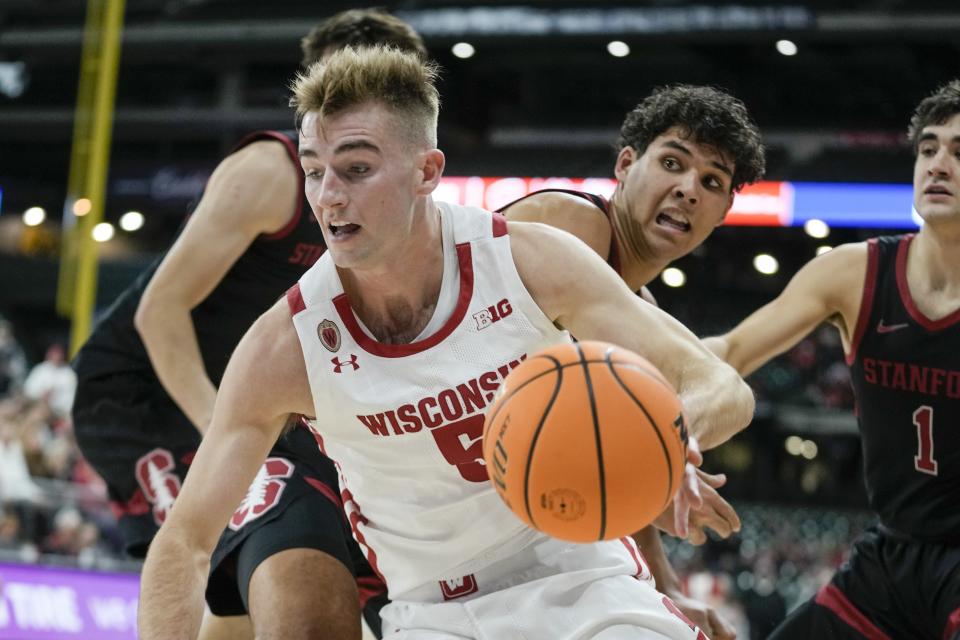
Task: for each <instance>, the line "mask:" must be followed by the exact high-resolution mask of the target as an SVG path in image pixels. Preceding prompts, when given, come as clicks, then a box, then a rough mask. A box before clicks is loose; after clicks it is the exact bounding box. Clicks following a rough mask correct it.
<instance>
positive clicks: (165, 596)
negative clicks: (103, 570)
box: [137, 527, 210, 640]
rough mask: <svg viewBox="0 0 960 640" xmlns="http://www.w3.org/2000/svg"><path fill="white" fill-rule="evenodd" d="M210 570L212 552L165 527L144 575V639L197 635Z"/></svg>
mask: <svg viewBox="0 0 960 640" xmlns="http://www.w3.org/2000/svg"><path fill="white" fill-rule="evenodd" d="M209 570H210V557H209V554H207V553H205V552H203V551H201V550H198V549H194V548H191V546H190V545H189V544H187V543H185V542H184V541H183V537H182V536H178V535H177V532H176V531H173V530H171V529H170V527H161V529H160V531H159V533H157V536H156V537H155V538H154V540H153V543H152V544H151V545H150V552H149V553H148V554H147V560H146V563H144V565H143V572H142V573H141V578H140V604H139V607H138V609H137V628H138V631H139V637H140V639H141V640H168V639H169V640H183V639H184V638H196V637H197V634H198V633H199V631H200V623H201V621H202V619H203V608H204V591H205V589H206V583H207V574H208V573H209Z"/></svg>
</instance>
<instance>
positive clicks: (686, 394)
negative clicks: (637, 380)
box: [509, 223, 753, 448]
mask: <svg viewBox="0 0 960 640" xmlns="http://www.w3.org/2000/svg"><path fill="white" fill-rule="evenodd" d="M509 230H510V238H511V243H512V245H511V246H512V248H513V256H514V261H515V262H516V264H517V269H518V271H519V273H520V277H521V279H522V280H523V282H524V284H525V286H526V287H527V289H528V290H529V291H530V293H531V295H532V296H533V298H534V300H536V301H537V303H538V304H539V305H540V308H541V309H543V311H544V313H546V314H547V316H548V317H549V318H551V319H552V320H554V322H556V323H557V324H558V325H560V326H562V327H564V328H566V329H569V330H570V332H571V333H572V334H573V335H575V336H577V337H578V338H580V339H587V340H602V341H605V342H611V343H613V344H617V345H620V346H622V347H625V348H627V349H630V350H632V351H635V352H637V353H639V354H640V355H642V356H643V357H645V358H647V359H648V360H650V362H652V363H653V364H654V365H655V366H656V367H657V368H658V369H660V371H661V372H662V373H663V375H664V376H665V377H666V378H667V380H669V381H670V383H671V384H672V385H673V386H674V388H675V389H676V390H677V393H678V394H679V396H680V399H681V402H682V403H683V406H684V413H685V415H686V418H687V421H688V426H689V429H690V433H691V434H692V435H694V436H696V438H697V439H698V440H699V441H700V442H701V443H702V445H703V446H704V447H705V448H709V447H714V446H716V445H718V444H720V443H721V442H723V441H725V440H727V439H728V438H730V436H732V435H733V434H734V433H736V432H737V431H740V430H741V429H743V428H744V427H746V426H747V424H748V423H749V422H750V419H751V418H752V416H753V394H752V393H751V391H750V388H749V387H748V386H747V385H746V383H744V382H743V380H742V379H741V378H740V376H739V375H737V373H736V371H734V370H733V369H732V368H731V367H730V366H728V365H726V364H725V363H724V362H722V361H721V360H719V359H718V358H716V357H715V356H714V355H713V354H712V353H710V351H709V350H707V349H706V348H705V347H704V346H703V344H702V343H701V342H700V341H699V340H698V339H697V338H696V336H694V335H693V334H692V333H691V332H690V331H689V330H688V329H687V328H686V327H684V326H683V325H682V324H680V323H679V322H678V321H676V320H675V319H674V318H672V317H670V316H669V315H668V314H666V313H664V312H663V311H661V310H660V309H658V308H656V307H654V306H653V305H651V304H648V303H646V302H644V301H642V300H640V299H639V298H638V297H637V296H636V295H635V294H634V293H633V292H632V291H630V289H629V288H628V287H627V286H626V285H625V284H624V283H623V281H622V280H620V278H619V277H617V274H616V273H614V271H613V270H612V269H611V268H610V267H609V266H607V264H606V263H604V262H603V261H602V260H601V259H600V258H599V257H598V256H597V255H596V254H595V253H593V252H591V251H589V250H588V249H587V248H586V247H584V246H583V243H581V242H578V241H577V240H576V239H575V238H574V237H573V236H571V235H570V234H567V233H564V232H562V231H558V230H556V229H552V228H550V227H547V226H545V225H539V224H528V223H526V224H525V223H510V227H509ZM557 264H563V265H565V266H564V268H563V269H557V268H556V267H555V265H557ZM570 274H576V277H570Z"/></svg>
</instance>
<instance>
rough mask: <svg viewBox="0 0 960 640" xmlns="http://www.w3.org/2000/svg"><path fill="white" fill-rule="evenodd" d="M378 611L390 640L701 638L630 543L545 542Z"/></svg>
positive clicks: (643, 639) (652, 639)
mask: <svg viewBox="0 0 960 640" xmlns="http://www.w3.org/2000/svg"><path fill="white" fill-rule="evenodd" d="M404 595H405V596H406V597H411V598H414V599H412V600H394V601H393V602H391V603H390V604H388V605H387V606H386V607H384V609H383V611H382V614H381V615H382V617H383V634H384V638H385V639H387V640H441V639H450V640H453V639H458V640H461V639H467V638H471V639H477V640H512V639H514V638H516V639H518V640H519V639H523V640H587V639H588V638H589V639H598V640H620V639H623V640H626V639H631V640H637V639H642V640H646V639H650V640H654V639H656V640H664V639H667V638H676V639H683V640H706V635H704V633H703V632H702V631H700V630H699V629H698V628H696V627H695V626H694V625H693V624H692V623H690V622H689V621H687V620H686V619H685V618H684V617H683V615H682V614H681V613H680V611H679V610H678V609H677V608H676V607H675V606H674V604H673V603H672V602H671V601H670V600H669V599H668V598H667V597H666V596H664V595H662V594H660V593H658V592H657V591H656V590H655V589H654V584H653V580H652V578H651V577H650V574H649V570H648V569H647V568H646V565H645V563H644V562H643V560H642V556H640V553H639V551H638V550H637V548H636V546H635V545H634V544H633V541H632V540H629V539H623V540H614V541H610V542H601V543H596V544H590V545H577V544H570V543H565V542H561V541H559V540H553V539H545V540H544V541H542V542H539V543H537V544H535V545H533V546H531V547H529V548H527V549H525V550H524V551H522V552H520V553H519V554H516V555H515V556H513V557H510V558H507V559H505V560H501V561H499V562H497V563H494V564H493V565H491V566H489V567H486V568H485V569H483V570H481V571H479V572H477V573H475V574H472V575H470V576H466V577H464V578H458V579H457V580H456V581H451V580H444V581H440V582H439V583H438V584H437V585H435V586H426V587H422V588H420V589H418V590H416V591H415V592H413V593H411V594H404Z"/></svg>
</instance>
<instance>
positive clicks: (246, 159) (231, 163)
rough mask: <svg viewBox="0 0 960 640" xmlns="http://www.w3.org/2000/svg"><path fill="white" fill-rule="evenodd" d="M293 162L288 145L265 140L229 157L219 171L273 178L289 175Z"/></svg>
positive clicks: (252, 143) (253, 143) (244, 147)
mask: <svg viewBox="0 0 960 640" xmlns="http://www.w3.org/2000/svg"><path fill="white" fill-rule="evenodd" d="M292 162H293V158H292V157H291V155H290V151H289V149H288V148H287V147H286V145H284V144H283V143H282V142H280V141H279V140H276V139H270V138H264V139H259V140H254V141H253V142H250V143H249V144H245V145H244V146H242V147H240V148H239V149H237V150H236V151H234V152H233V153H231V154H230V155H228V156H227V157H226V158H224V159H223V160H222V161H221V162H220V165H219V166H218V170H220V169H230V170H232V171H234V172H237V173H248V174H258V175H263V176H273V175H278V174H281V173H282V174H289V173H290V165H291V163H292Z"/></svg>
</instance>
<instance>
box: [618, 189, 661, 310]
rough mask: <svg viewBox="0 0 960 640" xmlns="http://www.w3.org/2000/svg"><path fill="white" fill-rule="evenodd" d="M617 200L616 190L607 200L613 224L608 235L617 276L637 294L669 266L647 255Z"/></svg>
mask: <svg viewBox="0 0 960 640" xmlns="http://www.w3.org/2000/svg"><path fill="white" fill-rule="evenodd" d="M621 197H622V196H621V194H620V191H619V190H618V191H617V193H616V194H614V197H613V198H612V199H611V200H610V219H611V222H612V224H613V228H612V229H611V232H612V233H613V241H614V242H615V243H616V246H617V254H618V255H619V256H620V277H622V278H623V280H624V282H626V284H627V286H628V287H630V289H632V290H633V291H639V290H640V288H641V287H644V286H646V285H647V284H648V283H649V282H650V281H651V280H653V279H654V278H656V277H657V274H658V273H660V272H661V271H662V270H663V269H664V268H665V267H666V266H667V264H669V263H668V262H666V261H663V260H657V259H655V258H654V257H653V255H651V252H650V251H649V248H648V247H646V246H645V244H644V242H643V237H642V236H643V234H642V233H640V232H639V230H636V229H635V225H633V224H631V222H630V213H629V211H628V210H627V209H626V207H622V206H621V205H620V198H621Z"/></svg>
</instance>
